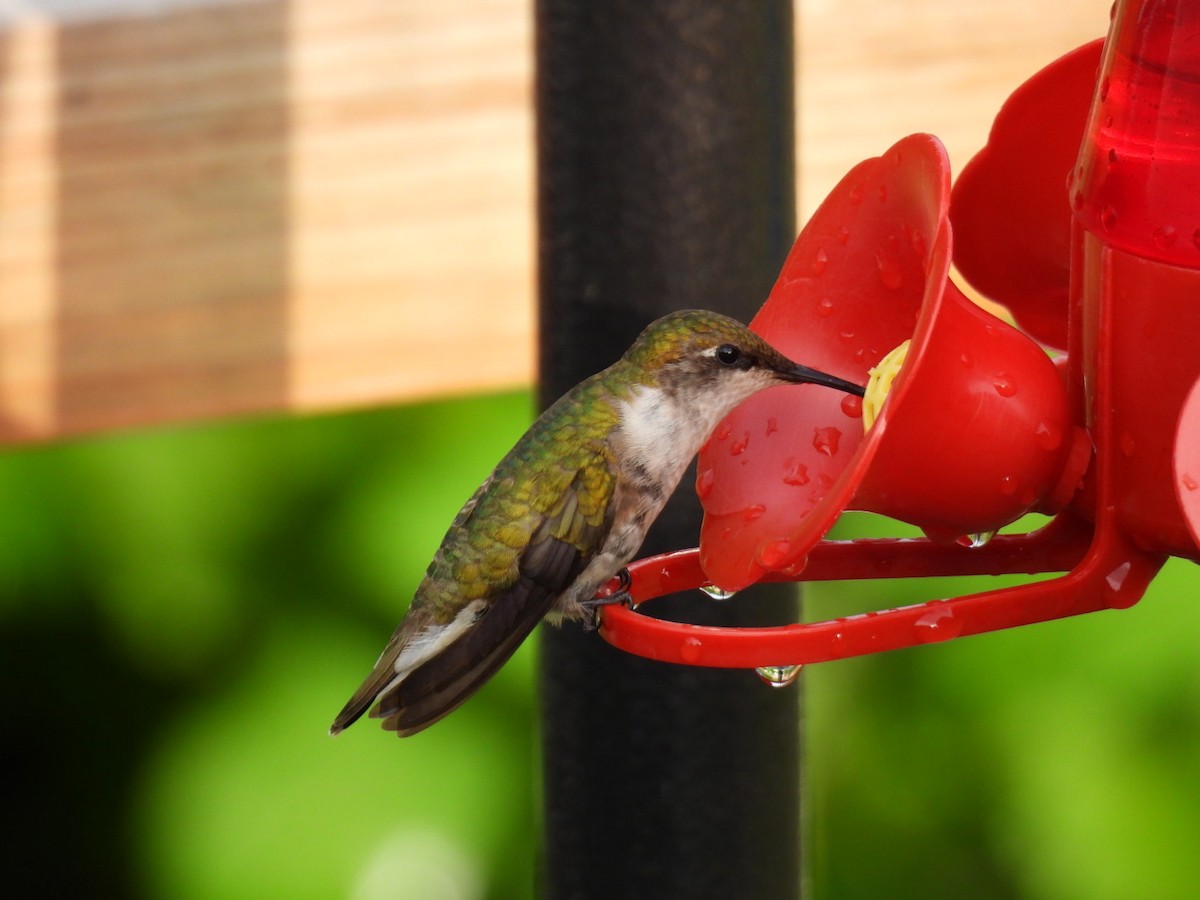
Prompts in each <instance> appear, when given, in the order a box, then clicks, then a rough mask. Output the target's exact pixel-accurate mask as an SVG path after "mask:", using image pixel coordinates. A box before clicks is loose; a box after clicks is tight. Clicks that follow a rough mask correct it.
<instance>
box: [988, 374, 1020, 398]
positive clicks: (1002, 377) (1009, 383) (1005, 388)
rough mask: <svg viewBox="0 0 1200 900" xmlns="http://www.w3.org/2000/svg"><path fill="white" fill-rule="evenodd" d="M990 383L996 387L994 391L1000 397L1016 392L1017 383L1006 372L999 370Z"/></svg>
mask: <svg viewBox="0 0 1200 900" xmlns="http://www.w3.org/2000/svg"><path fill="white" fill-rule="evenodd" d="M992 385H993V386H994V387H995V388H996V393H997V394H999V395H1000V396H1001V397H1014V396H1016V393H1017V385H1016V382H1014V381H1013V380H1012V379H1011V378H1010V377H1009V376H1008V375H1007V374H1006V373H1004V372H1001V373H1000V374H999V375H997V376H996V379H995V381H993V382H992Z"/></svg>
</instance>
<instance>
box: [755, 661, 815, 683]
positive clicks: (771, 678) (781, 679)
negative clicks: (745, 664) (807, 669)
mask: <svg viewBox="0 0 1200 900" xmlns="http://www.w3.org/2000/svg"><path fill="white" fill-rule="evenodd" d="M803 668H804V667H803V666H759V667H758V668H757V669H755V670H754V672H755V674H756V675H758V677H759V678H761V679H762V680H763V681H764V682H766V683H767V684H769V685H770V686H771V687H773V688H781V687H787V686H788V685H789V684H792V683H793V682H794V681H795V680H796V679H797V678H799V677H800V672H801V670H802V669H803Z"/></svg>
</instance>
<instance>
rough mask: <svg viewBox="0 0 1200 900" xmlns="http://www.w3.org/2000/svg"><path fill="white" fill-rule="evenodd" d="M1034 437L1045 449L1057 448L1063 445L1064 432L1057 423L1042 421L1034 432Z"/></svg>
mask: <svg viewBox="0 0 1200 900" xmlns="http://www.w3.org/2000/svg"><path fill="white" fill-rule="evenodd" d="M1033 439H1034V440H1035V441H1036V442H1037V445H1038V446H1039V447H1041V448H1042V449H1043V450H1057V449H1058V448H1059V447H1060V446H1062V441H1063V433H1062V429H1061V428H1059V427H1058V426H1057V425H1051V424H1050V423H1049V422H1042V423H1041V424H1040V425H1038V427H1037V428H1036V429H1034V432H1033Z"/></svg>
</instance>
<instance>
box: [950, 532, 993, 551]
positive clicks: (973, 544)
mask: <svg viewBox="0 0 1200 900" xmlns="http://www.w3.org/2000/svg"><path fill="white" fill-rule="evenodd" d="M995 536H996V532H995V531H976V532H974V533H973V534H964V535H963V536H962V537H960V538H959V539H958V540H957V541H956V542H955V543H957V544H958V545H959V546H960V547H969V548H970V549H972V550H978V549H979V548H980V547H986V546H987V545H988V544H990V543H991V542H992V538H994V537H995Z"/></svg>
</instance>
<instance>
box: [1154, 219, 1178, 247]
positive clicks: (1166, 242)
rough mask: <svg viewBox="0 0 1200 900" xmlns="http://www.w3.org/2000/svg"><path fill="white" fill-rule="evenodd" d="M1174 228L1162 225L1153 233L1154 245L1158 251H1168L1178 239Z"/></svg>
mask: <svg viewBox="0 0 1200 900" xmlns="http://www.w3.org/2000/svg"><path fill="white" fill-rule="evenodd" d="M1178 236H1179V235H1178V233H1177V232H1176V231H1175V228H1174V226H1172V225H1164V226H1162V228H1159V229H1158V230H1157V231H1155V232H1154V243H1155V244H1156V245H1157V246H1158V249H1159V250H1170V249H1171V248H1172V247H1174V246H1175V240H1176V238H1177V237H1178Z"/></svg>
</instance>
